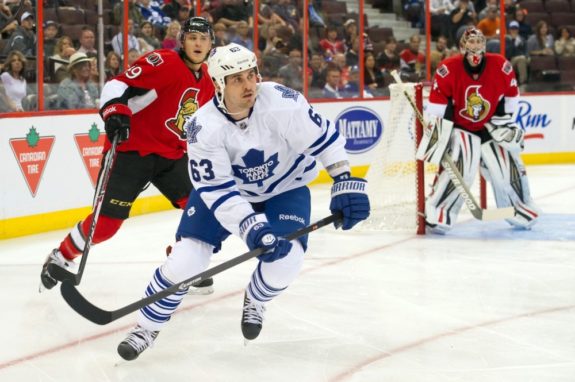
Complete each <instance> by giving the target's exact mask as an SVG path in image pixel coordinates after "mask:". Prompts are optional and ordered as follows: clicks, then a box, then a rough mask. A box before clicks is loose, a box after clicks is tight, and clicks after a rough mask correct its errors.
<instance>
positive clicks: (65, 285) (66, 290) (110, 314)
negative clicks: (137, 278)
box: [60, 212, 342, 325]
mask: <svg viewBox="0 0 575 382" xmlns="http://www.w3.org/2000/svg"><path fill="white" fill-rule="evenodd" d="M341 219H342V215H341V213H340V212H338V213H335V214H332V215H330V216H328V217H325V218H323V219H321V220H319V221H317V222H315V223H313V224H311V225H309V226H307V227H304V228H301V229H299V230H297V231H295V232H292V233H290V234H289V235H287V236H286V240H290V241H291V240H294V239H297V238H299V237H301V236H303V235H307V234H308V233H310V232H313V231H315V230H318V229H319V228H321V227H324V226H326V225H328V224H331V223H336V222H339V221H340V220H341ZM263 252H264V250H263V249H262V248H256V249H253V250H251V251H249V252H246V253H244V254H242V255H240V256H238V257H234V258H232V259H230V260H228V261H225V262H223V263H221V264H219V265H216V266H215V267H213V268H210V269H207V270H205V271H203V272H202V273H199V274H197V275H195V276H192V277H190V278H189V279H186V280H184V281H180V282H179V283H176V284H174V285H172V286H171V287H169V288H167V289H164V290H162V291H160V292H158V293H154V294H152V295H150V296H148V297H145V298H143V299H141V300H138V301H136V302H133V303H131V304H129V305H126V306H124V307H122V308H120V309H117V310H111V311H108V310H103V309H100V308H98V307H97V306H95V305H93V304H92V303H90V302H89V301H88V300H86V299H85V298H84V296H82V295H81V294H80V292H78V289H76V287H75V286H74V284H73V283H72V282H71V281H70V280H64V282H62V286H61V287H60V292H61V293H62V297H64V300H66V302H67V303H68V305H70V307H71V308H72V309H74V310H75V311H76V312H77V313H78V314H79V315H81V316H82V317H84V318H86V319H87V320H89V321H92V322H93V323H96V324H98V325H106V324H109V323H110V322H112V321H115V320H117V319H118V318H121V317H124V316H125V315H127V314H130V313H132V312H135V311H137V310H139V309H141V308H143V307H145V306H147V305H150V304H153V303H154V302H156V301H158V300H161V299H162V298H164V297H167V296H169V295H172V294H174V293H176V292H178V291H180V290H183V289H186V288H188V287H189V286H190V285H192V284H196V283H199V282H202V281H203V280H205V279H207V278H210V277H212V276H214V275H216V274H218V273H220V272H223V271H225V270H227V269H230V268H232V267H234V266H236V265H238V264H241V263H243V262H244V261H246V260H249V259H251V258H253V257H256V256H259V255H261V254H262V253H263Z"/></svg>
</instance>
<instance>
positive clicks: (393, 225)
mask: <svg viewBox="0 0 575 382" xmlns="http://www.w3.org/2000/svg"><path fill="white" fill-rule="evenodd" d="M415 86H416V84H392V85H391V86H390V92H391V107H390V109H389V110H390V111H389V115H388V116H387V123H386V125H385V126H384V131H383V137H382V139H381V141H380V142H379V144H378V145H377V147H376V148H375V150H374V156H373V159H372V161H371V165H370V167H369V170H368V172H367V180H368V185H369V186H368V187H369V191H368V193H369V198H370V203H371V208H372V212H371V216H370V218H369V219H368V220H367V221H365V222H364V223H363V224H362V225H361V229H365V230H393V231H413V232H415V231H417V226H418V224H417V216H418V204H417V201H418V194H417V190H418V185H419V184H423V182H424V180H423V179H418V178H419V176H418V175H417V172H416V160H415V150H416V144H415V139H416V138H415V137H416V135H415V131H416V130H415V129H416V117H415V113H414V111H413V109H412V107H411V106H410V104H409V101H408V100H407V99H406V97H405V95H404V94H403V92H404V91H407V93H408V94H409V95H410V96H411V97H413V99H416V98H415V97H416V93H417V92H416V89H415ZM417 96H418V97H421V92H419V94H417Z"/></svg>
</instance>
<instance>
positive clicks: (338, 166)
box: [118, 44, 370, 360]
mask: <svg viewBox="0 0 575 382" xmlns="http://www.w3.org/2000/svg"><path fill="white" fill-rule="evenodd" d="M208 71H209V74H210V77H211V78H212V81H213V82H214V84H215V85H216V96H215V97H214V99H213V102H209V103H207V104H206V105H204V106H203V107H201V108H200V109H199V110H198V111H197V112H196V113H195V114H194V116H193V118H192V119H191V120H190V121H189V122H188V123H187V124H186V126H185V127H186V132H187V140H188V156H189V170H190V176H191V178H192V183H193V185H194V190H193V191H192V193H191V195H190V198H189V200H188V204H187V206H186V209H185V210H184V213H183V214H182V219H181V221H180V225H179V227H178V230H177V233H176V239H177V241H176V243H175V244H174V246H173V251H172V254H171V255H170V257H168V258H167V260H166V262H165V263H164V264H163V265H162V266H160V267H159V268H157V269H156V271H155V273H154V276H153V279H152V281H151V282H150V284H149V285H148V287H147V289H146V295H150V294H152V293H155V292H158V291H160V290H163V289H166V288H168V287H169V286H171V285H173V284H175V283H178V282H180V281H183V280H185V279H188V278H190V277H192V276H194V275H196V274H198V273H200V272H203V271H204V270H206V269H207V268H208V266H209V263H210V259H211V257H212V254H213V253H216V252H218V251H219V250H220V248H221V245H222V242H223V241H224V240H225V239H226V238H227V237H228V236H229V235H230V234H235V235H238V236H240V237H241V238H242V239H243V240H244V241H245V243H246V244H247V246H248V247H249V249H250V250H252V249H254V248H258V247H263V248H266V249H267V251H266V252H265V253H264V254H263V255H261V256H259V262H258V264H257V266H256V268H255V270H254V271H253V273H252V276H251V279H250V282H249V284H248V285H247V287H246V289H245V295H244V305H243V314H242V320H241V328H242V333H243V335H244V337H245V338H246V339H247V340H253V339H255V338H256V337H257V336H258V335H259V333H260V331H261V329H262V323H263V316H264V312H265V307H266V303H267V302H268V301H270V300H272V299H273V298H274V297H276V296H278V295H279V294H280V293H281V292H282V291H284V290H285V289H286V288H287V287H288V286H289V284H290V283H291V282H292V281H294V280H295V278H296V277H297V275H298V273H299V271H300V268H301V266H302V263H303V258H304V253H305V251H306V249H307V236H304V237H302V238H300V239H298V240H293V241H291V242H288V241H287V240H285V239H283V238H282V236H285V235H287V234H288V233H291V232H293V231H295V230H297V229H300V228H303V227H305V226H306V225H308V224H309V221H310V210H311V197H310V191H309V189H308V187H307V184H308V183H309V182H310V181H312V180H313V179H314V178H315V177H316V176H317V173H318V171H319V169H318V167H319V166H318V165H317V164H316V159H317V160H319V161H320V162H321V164H322V165H323V166H324V167H325V169H326V170H327V171H328V173H329V174H330V175H331V177H332V178H333V179H334V184H333V186H332V199H331V204H330V210H331V211H332V212H336V211H341V212H342V214H343V220H342V221H341V223H340V225H341V228H342V229H344V230H348V229H351V228H352V227H353V226H354V225H355V224H357V223H358V222H360V221H362V220H364V219H366V218H367V217H368V216H369V208H370V207H369V200H368V198H367V194H366V190H365V186H366V181H365V180H364V179H360V178H353V177H351V176H350V166H349V162H348V160H347V154H346V152H345V149H344V145H345V139H344V137H342V136H341V135H340V134H339V133H338V131H337V130H336V128H335V126H334V125H333V124H331V123H330V121H328V120H327V119H325V118H323V117H322V116H321V115H319V114H318V113H316V112H315V111H314V109H313V108H312V107H311V106H310V105H309V103H308V102H307V100H306V99H305V98H304V97H303V95H302V94H300V93H298V92H297V91H295V90H292V89H289V88H287V87H285V86H282V85H280V84H277V83H273V82H263V83H262V82H261V77H260V75H259V72H258V68H257V63H256V56H255V55H254V54H253V53H252V52H251V51H249V50H247V49H246V48H244V47H242V46H240V45H237V44H229V45H226V46H224V47H218V48H216V49H214V50H213V51H212V53H211V55H210V57H209V58H208ZM185 293H186V291H185V290H184V291H181V292H178V293H176V294H174V295H171V296H169V297H168V298H164V299H162V300H159V301H158V302H156V303H154V304H152V305H148V306H147V307H145V308H143V309H141V310H140V311H139V312H138V325H137V326H136V328H134V329H133V330H132V331H131V332H130V333H129V334H128V336H127V338H126V339H125V340H124V341H122V342H121V343H120V345H119V346H118V353H119V354H120V355H121V356H122V357H123V358H124V359H127V360H132V359H135V358H137V357H138V355H139V354H140V353H141V352H142V351H144V350H145V349H146V348H147V347H149V346H150V345H152V344H153V342H154V340H155V338H156V336H157V334H158V332H159V330H160V329H161V328H162V327H163V326H164V324H165V323H166V322H167V321H168V320H169V319H170V317H171V315H172V314H173V312H174V311H175V309H176V308H177V307H178V305H179V303H180V302H181V300H182V298H183V297H184V295H185Z"/></svg>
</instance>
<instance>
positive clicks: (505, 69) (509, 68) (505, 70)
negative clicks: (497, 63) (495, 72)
mask: <svg viewBox="0 0 575 382" xmlns="http://www.w3.org/2000/svg"><path fill="white" fill-rule="evenodd" d="M501 70H503V73H505V74H507V75H509V73H511V71H512V70H513V66H512V65H511V63H510V62H509V61H505V62H504V63H503V68H501Z"/></svg>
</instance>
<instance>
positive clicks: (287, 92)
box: [274, 85, 299, 101]
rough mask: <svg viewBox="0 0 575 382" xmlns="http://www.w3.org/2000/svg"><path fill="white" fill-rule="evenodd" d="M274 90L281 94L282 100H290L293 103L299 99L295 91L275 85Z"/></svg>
mask: <svg viewBox="0 0 575 382" xmlns="http://www.w3.org/2000/svg"><path fill="white" fill-rule="evenodd" d="M274 89H276V90H279V91H280V92H281V93H282V98H288V99H289V98H291V99H293V100H294V101H297V98H298V97H299V93H298V92H297V91H295V90H293V89H290V88H288V87H285V86H283V85H275V86H274Z"/></svg>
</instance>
